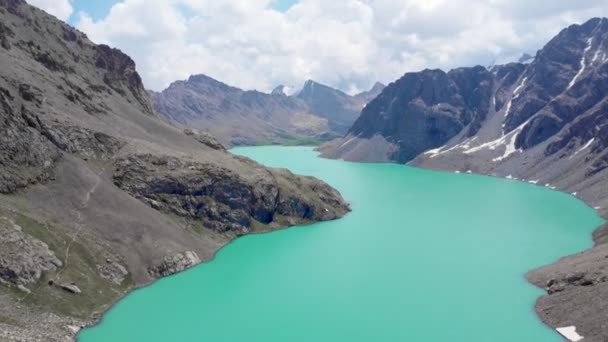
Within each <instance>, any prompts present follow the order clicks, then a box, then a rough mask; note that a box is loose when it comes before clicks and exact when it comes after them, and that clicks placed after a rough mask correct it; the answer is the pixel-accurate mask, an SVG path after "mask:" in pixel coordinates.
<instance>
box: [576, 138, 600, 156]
mask: <svg viewBox="0 0 608 342" xmlns="http://www.w3.org/2000/svg"><path fill="white" fill-rule="evenodd" d="M594 142H595V138H592V139H591V140H589V141H588V142H587V143H586V144H585V145H584V146H583V147H581V148H580V149H578V150H577V151H576V152H574V154H573V155H572V156H573V157H574V156H575V155H577V154H579V153H581V152H583V151H584V150H586V149H588V148H589V147H590V146H591V145H593V143H594Z"/></svg>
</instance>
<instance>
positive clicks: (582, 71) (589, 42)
mask: <svg viewBox="0 0 608 342" xmlns="http://www.w3.org/2000/svg"><path fill="white" fill-rule="evenodd" d="M592 43H593V37H592V38H589V39H587V47H586V48H585V50H584V51H583V57H582V58H581V67H580V69H579V70H578V73H577V74H576V75H574V78H573V79H572V81H570V84H568V88H567V89H566V90H568V89H570V88H572V86H574V85H575V84H576V82H577V81H578V79H579V77H581V75H582V74H583V73H584V72H585V67H586V63H585V62H586V61H585V55H586V54H587V52H588V51H589V50H590V49H591V44H592Z"/></svg>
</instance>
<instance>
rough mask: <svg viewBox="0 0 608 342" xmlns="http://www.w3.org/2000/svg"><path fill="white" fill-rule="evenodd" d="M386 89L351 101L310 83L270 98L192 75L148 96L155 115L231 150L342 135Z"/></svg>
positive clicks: (378, 86) (279, 89)
mask: <svg viewBox="0 0 608 342" xmlns="http://www.w3.org/2000/svg"><path fill="white" fill-rule="evenodd" d="M383 88H384V86H383V85H382V84H380V83H377V84H376V85H374V87H373V88H372V89H370V90H369V91H367V92H364V93H361V94H358V95H355V96H350V95H348V94H346V93H344V92H342V91H340V90H337V89H334V88H331V87H328V86H325V85H323V84H320V83H318V82H315V81H312V80H309V81H306V83H305V84H304V86H303V87H302V89H301V90H299V91H298V92H296V93H295V94H292V95H287V94H285V92H284V86H278V87H277V88H275V89H274V90H273V91H272V93H270V94H266V93H262V92H259V91H255V90H249V91H245V90H242V89H239V88H235V87H232V86H229V85H227V84H224V83H222V82H220V81H217V80H215V79H213V78H210V77H208V76H205V75H194V76H191V77H190V78H189V79H188V80H186V81H177V82H174V83H173V84H171V85H170V86H169V87H168V88H167V89H165V90H163V91H162V92H150V94H151V98H152V102H153V105H154V108H155V109H156V111H157V112H158V113H159V114H160V115H161V116H162V117H163V118H165V119H166V120H167V121H168V122H170V123H172V124H173V125H176V126H179V127H187V128H191V129H195V130H197V131H200V132H210V133H213V135H214V136H215V137H217V138H218V139H219V140H220V142H222V143H223V144H225V145H227V146H235V145H259V144H276V143H281V144H298V143H315V142H317V141H327V140H330V139H333V138H336V137H338V136H341V135H343V134H344V133H346V131H347V130H348V129H349V128H350V126H351V125H352V124H353V122H354V121H355V120H356V119H357V117H358V115H359V112H360V111H361V109H362V108H363V106H364V105H365V104H366V103H367V102H369V101H370V100H371V99H372V98H374V97H375V96H376V95H378V94H379V93H380V91H381V90H382V89H383Z"/></svg>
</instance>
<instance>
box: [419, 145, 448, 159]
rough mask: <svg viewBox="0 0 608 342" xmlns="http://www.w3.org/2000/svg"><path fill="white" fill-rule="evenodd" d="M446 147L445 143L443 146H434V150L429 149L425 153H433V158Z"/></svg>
mask: <svg viewBox="0 0 608 342" xmlns="http://www.w3.org/2000/svg"><path fill="white" fill-rule="evenodd" d="M444 148H445V145H443V146H441V147H437V148H434V149H432V150H428V151H426V152H424V154H425V155H428V154H433V156H431V158H433V157H434V155H435V154H438V153H439V152H441V150H443V149H444Z"/></svg>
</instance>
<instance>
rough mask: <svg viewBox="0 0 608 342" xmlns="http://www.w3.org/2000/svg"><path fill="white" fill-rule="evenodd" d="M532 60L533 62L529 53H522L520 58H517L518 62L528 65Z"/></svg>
mask: <svg viewBox="0 0 608 342" xmlns="http://www.w3.org/2000/svg"><path fill="white" fill-rule="evenodd" d="M532 60H534V57H532V55H530V54H529V53H525V52H524V53H523V54H522V55H521V57H519V60H518V62H519V63H523V64H528V63H530V62H532Z"/></svg>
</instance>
